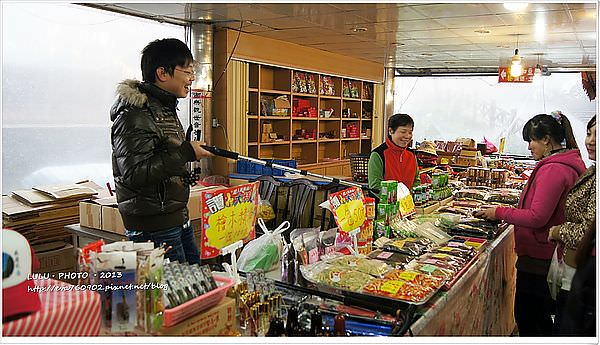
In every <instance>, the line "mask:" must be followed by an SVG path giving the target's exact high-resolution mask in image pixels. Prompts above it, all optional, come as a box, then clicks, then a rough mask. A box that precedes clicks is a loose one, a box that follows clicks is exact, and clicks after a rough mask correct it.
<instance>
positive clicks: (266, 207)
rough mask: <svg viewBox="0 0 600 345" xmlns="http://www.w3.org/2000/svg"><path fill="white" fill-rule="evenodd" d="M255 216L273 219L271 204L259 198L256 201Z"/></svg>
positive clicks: (273, 212)
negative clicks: (256, 212) (256, 211)
mask: <svg viewBox="0 0 600 345" xmlns="http://www.w3.org/2000/svg"><path fill="white" fill-rule="evenodd" d="M256 217H257V218H262V219H264V220H266V221H269V220H271V219H275V211H274V210H273V206H272V205H271V203H270V202H269V200H263V199H260V201H259V202H258V214H257V215H256Z"/></svg>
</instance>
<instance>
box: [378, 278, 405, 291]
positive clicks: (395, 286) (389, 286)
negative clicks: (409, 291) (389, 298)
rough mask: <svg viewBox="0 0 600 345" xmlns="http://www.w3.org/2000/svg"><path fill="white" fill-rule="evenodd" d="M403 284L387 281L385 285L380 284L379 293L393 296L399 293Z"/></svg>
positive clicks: (396, 281) (397, 281)
mask: <svg viewBox="0 0 600 345" xmlns="http://www.w3.org/2000/svg"><path fill="white" fill-rule="evenodd" d="M403 285H404V282H401V281H399V280H388V281H386V282H385V283H383V284H381V291H383V292H387V293H389V294H392V295H395V294H397V293H398V291H400V289H401V288H402V286H403Z"/></svg>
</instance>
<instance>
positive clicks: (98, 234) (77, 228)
mask: <svg viewBox="0 0 600 345" xmlns="http://www.w3.org/2000/svg"><path fill="white" fill-rule="evenodd" d="M65 230H67V231H68V232H69V233H71V235H73V245H74V246H75V247H76V248H81V247H83V246H85V244H87V243H89V242H90V240H91V241H97V240H100V239H102V240H104V242H105V243H111V242H119V241H123V240H127V236H125V235H121V234H117V233H115V232H110V231H104V230H100V229H93V228H88V227H86V226H81V225H80V224H71V225H67V226H65ZM82 239H85V240H83V241H82Z"/></svg>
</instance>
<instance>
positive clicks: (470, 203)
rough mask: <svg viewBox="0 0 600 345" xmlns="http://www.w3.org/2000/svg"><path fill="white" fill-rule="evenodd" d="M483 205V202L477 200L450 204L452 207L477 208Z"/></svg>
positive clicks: (458, 201) (457, 201)
mask: <svg viewBox="0 0 600 345" xmlns="http://www.w3.org/2000/svg"><path fill="white" fill-rule="evenodd" d="M481 205H483V201H477V200H456V201H453V202H452V206H454V207H466V208H478V207H480V206H481Z"/></svg>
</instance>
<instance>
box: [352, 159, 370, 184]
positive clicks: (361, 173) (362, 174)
mask: <svg viewBox="0 0 600 345" xmlns="http://www.w3.org/2000/svg"><path fill="white" fill-rule="evenodd" d="M369 157H370V155H369V154H352V155H350V170H351V171H352V179H353V180H354V181H356V182H367V181H369Z"/></svg>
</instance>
